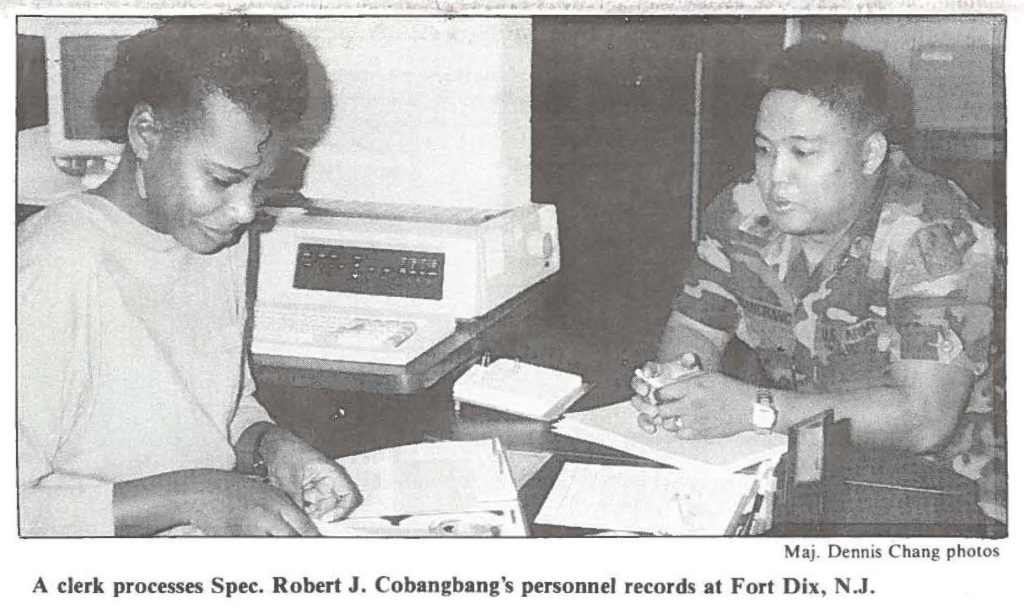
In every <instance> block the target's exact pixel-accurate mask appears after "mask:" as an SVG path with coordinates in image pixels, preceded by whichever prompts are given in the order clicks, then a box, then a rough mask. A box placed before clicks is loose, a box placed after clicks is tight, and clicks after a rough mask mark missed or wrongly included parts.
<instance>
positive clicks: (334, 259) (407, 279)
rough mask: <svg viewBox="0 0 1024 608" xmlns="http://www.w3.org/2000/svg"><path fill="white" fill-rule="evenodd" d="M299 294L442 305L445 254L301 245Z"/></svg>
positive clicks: (297, 264)
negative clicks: (417, 300)
mask: <svg viewBox="0 0 1024 608" xmlns="http://www.w3.org/2000/svg"><path fill="white" fill-rule="evenodd" d="M293 286H294V287H295V288H296V289H315V290H320V291H335V292H342V293H358V294H367V295H379V296H395V297H401V298H421V299H425V300H440V299H442V297H443V295H444V290H443V287H444V253H438V252H429V251H401V250H396V249H371V248H369V247H349V246H343V245H327V244H323V243H299V246H298V250H297V252H296V259H295V280H294V283H293Z"/></svg>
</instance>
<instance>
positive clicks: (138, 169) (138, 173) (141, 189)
mask: <svg viewBox="0 0 1024 608" xmlns="http://www.w3.org/2000/svg"><path fill="white" fill-rule="evenodd" d="M135 190H136V191H137V192H138V193H139V198H141V199H142V200H146V198H148V197H147V196H146V180H145V178H144V177H143V176H142V166H141V165H139V163H138V162H136V163H135Z"/></svg>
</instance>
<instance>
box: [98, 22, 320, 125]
mask: <svg viewBox="0 0 1024 608" xmlns="http://www.w3.org/2000/svg"><path fill="white" fill-rule="evenodd" d="M297 37H298V34H297V33H296V32H294V31H292V30H290V29H288V28H287V27H285V26H284V25H282V24H281V23H280V22H279V21H278V20H277V19H274V18H270V17H176V18H171V19H167V20H164V21H162V22H161V23H160V25H159V26H157V27H155V28H153V29H149V30H146V31H143V32H141V33H139V34H138V35H136V36H133V37H131V38H128V39H126V40H123V41H122V42H121V43H120V44H119V45H118V47H117V57H116V59H115V62H114V66H113V67H112V68H111V69H110V71H109V72H107V74H106V76H104V78H103V82H102V84H101V85H100V88H99V91H98V92H97V93H96V101H95V113H96V119H97V121H98V122H99V125H100V129H101V132H102V134H103V137H105V138H106V139H109V140H111V141H114V142H118V143H124V142H125V140H126V137H127V136H126V129H127V125H128V119H129V117H130V116H131V112H132V109H133V108H134V107H135V105H137V104H139V103H148V104H149V105H151V106H152V107H153V108H154V111H156V112H158V113H163V114H166V115H168V116H173V117H176V118H183V117H189V116H194V115H195V113H196V111H197V110H198V109H199V108H200V107H201V104H202V102H203V100H204V99H206V97H207V96H209V95H210V94H213V93H217V92H219V93H221V94H223V95H224V96H226V97H227V98H228V99H230V100H231V101H232V102H234V103H236V104H238V106H239V107H241V108H242V109H244V110H245V111H246V112H247V113H248V114H249V115H250V117H252V118H258V119H262V120H265V121H267V122H268V123H270V124H272V125H276V126H279V127H282V128H286V129H287V128H289V127H292V126H294V125H295V124H296V123H297V122H298V121H299V119H300V118H301V116H302V113H303V112H304V111H305V109H306V103H307V98H308V96H309V84H308V81H307V78H308V77H307V69H306V60H305V58H304V57H303V54H302V51H301V50H300V47H299V40H298V38H297Z"/></svg>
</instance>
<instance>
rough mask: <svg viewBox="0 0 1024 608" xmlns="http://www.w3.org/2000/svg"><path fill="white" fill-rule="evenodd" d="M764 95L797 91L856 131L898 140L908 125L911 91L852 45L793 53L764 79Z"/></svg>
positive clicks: (876, 56)
mask: <svg viewBox="0 0 1024 608" xmlns="http://www.w3.org/2000/svg"><path fill="white" fill-rule="evenodd" d="M760 80H761V85H762V87H763V89H764V92H765V93H767V92H768V91H771V90H787V91H796V92H797V93H802V94H804V95H810V96H812V97H815V98H817V99H819V100H820V101H821V102H822V103H823V104H825V105H826V106H828V107H829V108H831V109H832V110H834V111H836V112H838V113H839V114H841V115H843V116H845V117H846V118H847V119H848V120H850V121H851V123H852V124H853V125H854V126H855V127H858V128H863V129H867V130H871V131H881V132H882V133H885V134H886V135H887V136H889V137H890V138H893V137H896V138H897V139H899V138H900V137H898V136H901V135H902V134H903V132H904V131H906V130H907V129H908V128H909V127H910V125H909V122H910V118H909V114H910V112H909V106H910V103H909V89H908V88H907V87H906V84H905V83H904V81H903V80H902V79H901V78H900V77H899V76H898V75H897V74H896V73H895V72H894V71H893V70H892V69H891V68H890V67H889V65H888V64H887V63H886V61H885V57H883V56H882V54H881V53H879V52H878V51H872V50H868V49H865V48H862V47H860V46H857V45H856V44H853V43H850V42H823V41H813V42H805V43H801V44H797V45H794V46H791V47H789V48H788V49H786V50H785V51H783V52H782V54H781V55H780V56H779V57H778V59H777V60H776V61H775V62H773V63H772V64H770V65H769V66H767V68H766V69H765V70H764V71H763V73H762V74H761V78H760Z"/></svg>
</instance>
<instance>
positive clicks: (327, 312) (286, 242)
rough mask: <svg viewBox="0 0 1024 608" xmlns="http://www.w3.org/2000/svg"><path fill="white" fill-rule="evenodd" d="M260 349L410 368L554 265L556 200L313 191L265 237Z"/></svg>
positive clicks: (256, 348)
mask: <svg viewBox="0 0 1024 608" xmlns="http://www.w3.org/2000/svg"><path fill="white" fill-rule="evenodd" d="M259 247H260V260H259V274H258V278H257V297H256V306H255V315H254V325H253V340H252V351H253V352H254V353H256V354H268V355H281V356H294V357H307V358H317V359H333V360H344V361H357V362H368V363H381V364H390V365H404V364H406V363H408V362H409V361H411V360H412V359H414V358H415V357H417V356H418V355H420V354H422V353H423V352H425V351H426V350H428V349H429V348H430V347H432V346H433V345H435V344H437V343H438V342H440V341H441V340H443V339H444V338H446V337H447V336H449V335H450V334H452V333H453V332H454V330H455V324H456V320H457V319H471V318H475V317H479V316H481V315H483V314H485V313H487V312H488V311H490V310H492V309H494V308H495V307H497V306H498V305H500V304H501V303H503V302H505V301H507V300H508V299H509V298H511V297H512V296H514V295H516V294H517V293H519V292H521V291H523V290H525V289H526V288H528V287H530V286H531V285H533V284H535V283H537V282H539V281H541V280H542V279H544V278H546V277H548V276H550V275H552V274H553V273H555V272H556V271H557V270H558V269H559V266H560V255H559V241H558V224H557V218H556V213H555V208H554V206H553V205H544V204H534V203H530V204H526V205H520V206H517V207H513V208H508V209H479V208H460V207H452V208H449V207H435V206H422V205H408V204H386V203H366V202H355V201H338V200H314V201H311V202H310V204H309V205H308V206H307V208H305V209H287V210H283V211H281V212H280V213H279V214H278V217H277V221H276V224H275V226H274V227H273V228H272V229H271V230H270V231H269V232H266V233H264V234H262V235H261V237H260V245H259Z"/></svg>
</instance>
